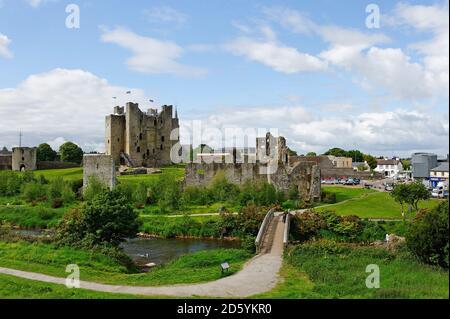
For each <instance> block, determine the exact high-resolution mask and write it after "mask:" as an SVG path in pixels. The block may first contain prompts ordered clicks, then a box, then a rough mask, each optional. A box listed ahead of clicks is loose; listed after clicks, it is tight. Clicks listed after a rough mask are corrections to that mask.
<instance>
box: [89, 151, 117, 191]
mask: <svg viewBox="0 0 450 319" xmlns="http://www.w3.org/2000/svg"><path fill="white" fill-rule="evenodd" d="M91 176H94V177H95V178H97V179H98V180H99V181H101V182H102V183H104V184H105V185H107V186H108V187H109V188H110V189H112V188H113V187H114V186H115V185H116V168H115V166H114V159H113V157H112V156H111V155H99V154H94V155H84V157H83V187H86V186H87V185H88V183H89V178H90V177H91Z"/></svg>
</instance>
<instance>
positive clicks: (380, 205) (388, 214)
mask: <svg viewBox="0 0 450 319" xmlns="http://www.w3.org/2000/svg"><path fill="white" fill-rule="evenodd" d="M349 191H350V189H348V190H346V191H345V192H349ZM352 191H353V190H352ZM341 198H342V195H341ZM439 202H440V201H439V200H438V199H429V200H427V201H421V202H420V203H419V208H433V207H435V206H437V205H438V204H439ZM405 209H406V208H405ZM315 210H316V211H324V210H332V211H335V212H336V213H337V214H338V215H343V216H344V215H356V216H359V217H361V218H374V219H376V218H380V219H402V214H401V206H400V204H398V203H397V202H396V201H395V200H394V199H393V198H392V197H391V196H390V195H389V193H385V192H377V191H375V192H371V193H361V194H360V195H359V197H358V196H355V197H351V198H349V199H347V200H345V201H344V202H340V203H337V204H334V205H325V206H322V207H320V206H319V207H316V208H315Z"/></svg>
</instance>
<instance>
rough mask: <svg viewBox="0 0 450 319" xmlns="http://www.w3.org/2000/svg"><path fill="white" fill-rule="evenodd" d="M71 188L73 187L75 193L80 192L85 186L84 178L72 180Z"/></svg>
mask: <svg viewBox="0 0 450 319" xmlns="http://www.w3.org/2000/svg"><path fill="white" fill-rule="evenodd" d="M70 188H71V189H72V192H74V193H75V194H78V192H79V191H80V189H82V188H83V179H82V178H81V179H76V180H73V181H70Z"/></svg>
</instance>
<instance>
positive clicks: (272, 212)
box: [255, 208, 275, 254]
mask: <svg viewBox="0 0 450 319" xmlns="http://www.w3.org/2000/svg"><path fill="white" fill-rule="evenodd" d="M274 216H275V209H274V208H272V209H271V210H269V211H268V213H267V214H266V216H265V217H264V220H263V222H262V224H261V227H260V228H259V231H258V236H256V239H255V246H256V253H257V254H259V253H260V252H261V249H262V243H263V240H264V235H265V234H266V231H267V227H269V225H270V223H271V222H272V219H273V217H274Z"/></svg>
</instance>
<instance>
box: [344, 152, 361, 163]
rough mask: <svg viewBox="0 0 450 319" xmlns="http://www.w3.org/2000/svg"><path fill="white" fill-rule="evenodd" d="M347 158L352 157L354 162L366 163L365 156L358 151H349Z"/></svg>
mask: <svg viewBox="0 0 450 319" xmlns="http://www.w3.org/2000/svg"><path fill="white" fill-rule="evenodd" d="M347 157H351V158H352V159H353V162H364V154H363V153H362V152H361V151H358V150H351V151H348V152H347Z"/></svg>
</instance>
